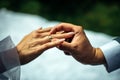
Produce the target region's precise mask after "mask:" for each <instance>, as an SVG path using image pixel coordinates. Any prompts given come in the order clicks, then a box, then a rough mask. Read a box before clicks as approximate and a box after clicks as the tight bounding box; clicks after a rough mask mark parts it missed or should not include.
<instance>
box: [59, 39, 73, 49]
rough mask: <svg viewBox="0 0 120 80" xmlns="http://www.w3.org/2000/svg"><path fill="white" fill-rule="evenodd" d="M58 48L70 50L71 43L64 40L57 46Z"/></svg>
mask: <svg viewBox="0 0 120 80" xmlns="http://www.w3.org/2000/svg"><path fill="white" fill-rule="evenodd" d="M59 49H60V50H63V51H72V45H71V43H68V42H66V41H64V42H63V43H61V45H60V46H59Z"/></svg>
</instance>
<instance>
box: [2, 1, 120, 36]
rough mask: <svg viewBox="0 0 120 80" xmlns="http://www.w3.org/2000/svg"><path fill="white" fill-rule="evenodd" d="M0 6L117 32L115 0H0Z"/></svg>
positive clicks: (118, 16) (119, 7) (118, 12)
mask: <svg viewBox="0 0 120 80" xmlns="http://www.w3.org/2000/svg"><path fill="white" fill-rule="evenodd" d="M0 8H7V9H9V10H13V11H16V12H22V13H29V14H35V15H40V16H42V17H44V18H46V19H48V20H54V21H62V22H69V23H73V24H76V25H81V26H83V27H84V29H88V30H92V31H97V32H103V33H106V34H109V35H112V36H120V20H119V19H120V2H119V0H83V1H82V0H0Z"/></svg>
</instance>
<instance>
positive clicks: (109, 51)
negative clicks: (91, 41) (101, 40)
mask: <svg viewBox="0 0 120 80" xmlns="http://www.w3.org/2000/svg"><path fill="white" fill-rule="evenodd" d="M100 49H101V50H102V51H103V54H104V56H105V59H106V63H107V64H106V69H107V71H108V72H111V71H114V70H116V69H118V68H120V43H119V42H117V41H116V40H113V41H112V42H110V43H108V44H105V45H103V46H101V47H100Z"/></svg>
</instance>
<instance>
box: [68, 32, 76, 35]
mask: <svg viewBox="0 0 120 80" xmlns="http://www.w3.org/2000/svg"><path fill="white" fill-rule="evenodd" d="M67 34H70V35H73V34H75V32H69V33H67Z"/></svg>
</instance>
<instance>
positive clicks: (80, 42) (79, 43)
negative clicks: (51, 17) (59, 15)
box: [50, 23, 105, 65]
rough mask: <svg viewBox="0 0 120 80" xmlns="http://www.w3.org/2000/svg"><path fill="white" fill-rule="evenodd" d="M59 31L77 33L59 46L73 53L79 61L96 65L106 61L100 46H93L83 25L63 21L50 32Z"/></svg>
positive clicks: (67, 52) (66, 51)
mask: <svg viewBox="0 0 120 80" xmlns="http://www.w3.org/2000/svg"><path fill="white" fill-rule="evenodd" d="M59 31H64V32H65V33H67V32H74V33H75V35H74V36H73V37H72V38H70V39H68V38H67V41H64V42H63V43H61V45H60V46H59V49H61V50H63V51H64V52H65V53H66V54H69V55H72V56H73V57H74V58H75V59H76V60H77V61H79V62H82V63H84V64H92V65H94V64H104V63H105V59H104V56H103V53H102V51H101V50H100V49H99V48H94V47H92V45H91V44H90V42H89V40H88V38H87V37H86V34H85V32H84V30H83V28H82V27H81V26H77V25H73V24H69V23H61V24H58V25H56V26H55V27H54V28H53V29H52V30H51V31H50V33H51V34H55V33H56V32H59Z"/></svg>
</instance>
